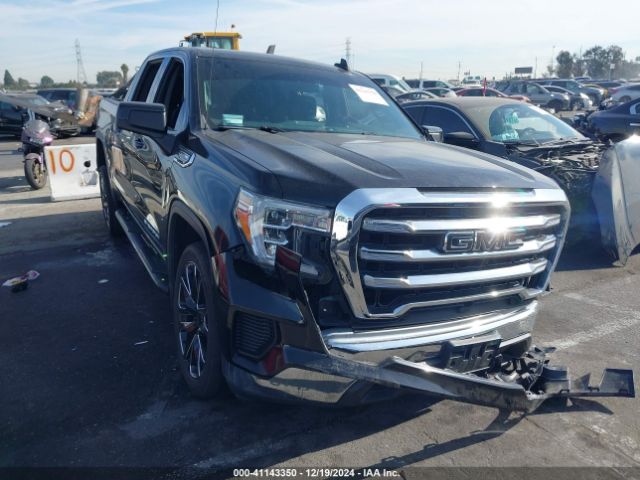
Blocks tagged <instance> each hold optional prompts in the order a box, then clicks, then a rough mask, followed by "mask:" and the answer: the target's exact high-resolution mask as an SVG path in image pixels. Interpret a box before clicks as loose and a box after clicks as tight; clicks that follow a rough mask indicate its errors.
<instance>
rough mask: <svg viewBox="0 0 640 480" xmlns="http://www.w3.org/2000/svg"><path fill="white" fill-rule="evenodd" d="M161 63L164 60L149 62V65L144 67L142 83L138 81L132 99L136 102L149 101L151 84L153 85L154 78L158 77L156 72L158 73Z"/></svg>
mask: <svg viewBox="0 0 640 480" xmlns="http://www.w3.org/2000/svg"><path fill="white" fill-rule="evenodd" d="M161 64H162V60H154V61H153V62H149V63H147V66H146V67H145V68H144V71H143V72H142V76H141V77H140V83H138V86H137V87H136V91H135V93H134V94H133V97H132V98H131V100H133V101H134V102H146V101H147V96H148V95H149V90H151V85H153V80H154V79H155V78H156V74H157V73H158V70H159V69H160V65H161Z"/></svg>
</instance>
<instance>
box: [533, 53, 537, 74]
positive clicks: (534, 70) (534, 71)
mask: <svg viewBox="0 0 640 480" xmlns="http://www.w3.org/2000/svg"><path fill="white" fill-rule="evenodd" d="M533 78H538V57H536V66H535V67H534V69H533Z"/></svg>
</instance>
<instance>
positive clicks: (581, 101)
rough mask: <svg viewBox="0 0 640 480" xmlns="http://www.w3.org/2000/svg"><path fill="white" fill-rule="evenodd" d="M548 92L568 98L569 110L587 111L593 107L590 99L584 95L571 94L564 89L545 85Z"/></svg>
mask: <svg viewBox="0 0 640 480" xmlns="http://www.w3.org/2000/svg"><path fill="white" fill-rule="evenodd" d="M545 88H546V89H547V90H549V91H550V92H556V93H562V94H564V95H567V96H568V97H569V101H570V103H569V110H578V109H580V110H588V109H590V108H592V107H593V102H592V101H591V98H589V96H588V95H587V94H586V93H579V92H572V91H571V90H567V89H566V88H562V87H556V86H555V85H545Z"/></svg>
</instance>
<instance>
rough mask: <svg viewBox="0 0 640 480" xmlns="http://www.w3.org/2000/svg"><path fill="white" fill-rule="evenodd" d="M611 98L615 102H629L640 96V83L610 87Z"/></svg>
mask: <svg viewBox="0 0 640 480" xmlns="http://www.w3.org/2000/svg"><path fill="white" fill-rule="evenodd" d="M609 93H610V95H611V100H613V101H614V102H620V103H627V102H629V101H631V100H634V99H636V98H639V97H640V83H632V84H627V85H624V86H622V87H617V88H615V87H614V88H611V89H609Z"/></svg>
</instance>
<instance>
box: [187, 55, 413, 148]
mask: <svg viewBox="0 0 640 480" xmlns="http://www.w3.org/2000/svg"><path fill="white" fill-rule="evenodd" d="M198 90H199V100H200V111H201V114H202V116H203V118H204V120H205V121H206V123H207V126H208V127H209V128H272V129H274V130H284V131H292V130H295V131H303V132H333V133H354V134H370V135H384V136H396V137H408V138H416V139H417V138H421V134H420V132H419V131H418V129H417V128H416V127H415V126H414V125H413V123H411V121H410V120H409V119H408V118H407V117H406V116H405V115H404V113H403V112H402V111H401V110H400V108H399V107H398V106H397V105H396V104H395V103H394V102H393V101H390V100H389V99H388V97H387V96H386V95H385V94H384V93H382V91H381V90H380V88H379V87H378V86H377V85H376V84H375V83H374V82H372V81H371V80H369V79H368V78H366V77H364V76H363V75H360V74H354V73H350V72H341V71H334V70H330V69H325V68H317V67H313V66H305V65H300V64H291V63H284V62H283V63H276V62H274V61H268V62H267V61H265V62H262V61H256V60H255V59H251V60H244V59H228V58H216V57H206V58H199V59H198Z"/></svg>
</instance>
